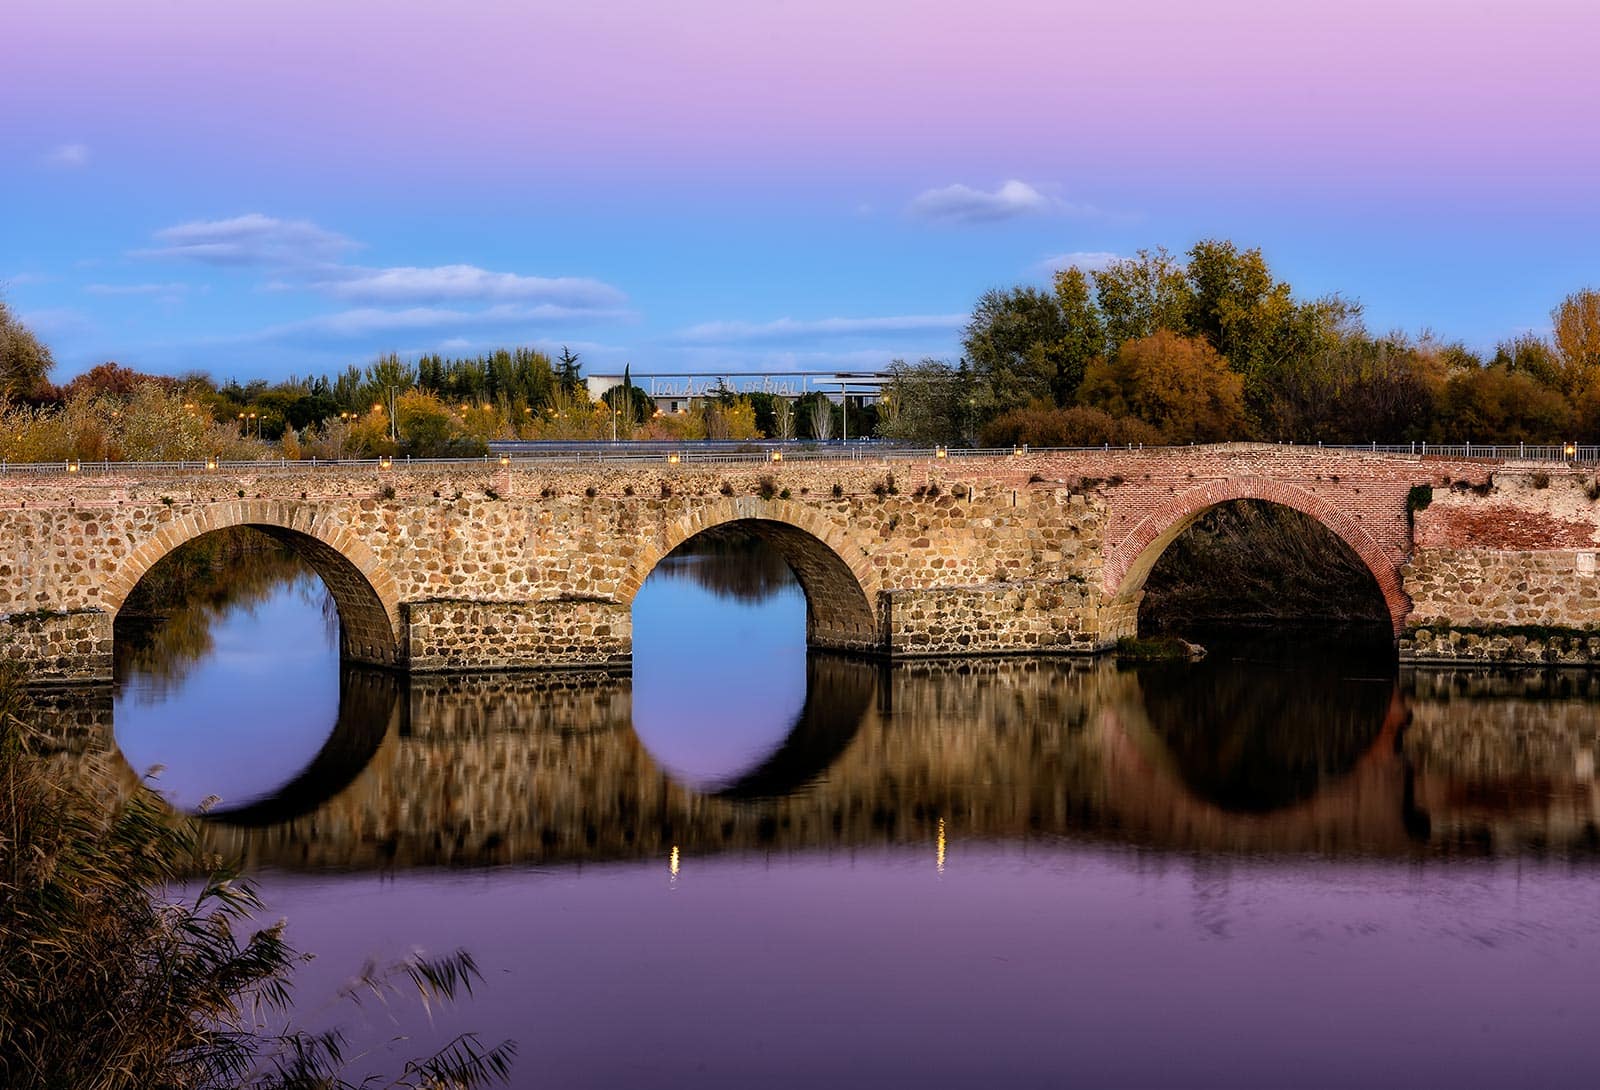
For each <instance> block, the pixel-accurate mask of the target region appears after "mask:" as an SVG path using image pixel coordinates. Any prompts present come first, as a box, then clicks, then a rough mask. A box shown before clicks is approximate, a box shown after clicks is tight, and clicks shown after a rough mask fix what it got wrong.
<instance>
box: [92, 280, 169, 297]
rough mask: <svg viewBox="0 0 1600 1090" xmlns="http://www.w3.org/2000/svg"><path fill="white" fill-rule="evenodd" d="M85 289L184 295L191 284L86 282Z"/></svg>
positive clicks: (118, 292)
mask: <svg viewBox="0 0 1600 1090" xmlns="http://www.w3.org/2000/svg"><path fill="white" fill-rule="evenodd" d="M83 290H84V291H86V292H88V293H89V294H90V295H182V294H183V293H184V292H186V291H188V290H189V285H188V284H184V283H182V282H173V283H168V284H85V285H84V286H83Z"/></svg>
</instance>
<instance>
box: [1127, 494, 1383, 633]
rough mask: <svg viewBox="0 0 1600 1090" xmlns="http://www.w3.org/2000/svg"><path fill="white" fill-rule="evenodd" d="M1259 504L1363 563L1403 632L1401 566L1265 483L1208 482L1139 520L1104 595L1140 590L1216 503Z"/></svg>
mask: <svg viewBox="0 0 1600 1090" xmlns="http://www.w3.org/2000/svg"><path fill="white" fill-rule="evenodd" d="M1230 500H1262V501H1264V502H1266V503H1276V504H1281V505H1282V506H1284V507H1292V508H1294V509H1295V510H1296V511H1299V512H1300V513H1301V514H1303V515H1308V516H1310V517H1311V518H1314V519H1316V520H1317V521H1318V522H1319V523H1321V524H1322V525H1323V526H1324V527H1326V528H1327V529H1328V530H1330V531H1331V532H1332V533H1333V534H1334V535H1335V536H1337V537H1338V538H1339V539H1340V540H1341V541H1343V542H1344V543H1345V544H1346V545H1348V546H1350V548H1351V549H1352V550H1353V551H1354V552H1355V554H1356V556H1358V557H1360V558H1361V562H1362V564H1364V565H1365V566H1366V568H1367V570H1368V571H1369V572H1371V573H1372V578H1373V580H1374V581H1375V582H1376V583H1377V585H1378V591H1379V592H1380V593H1381V594H1382V595H1383V602H1384V605H1385V606H1386V607H1387V608H1388V610H1389V620H1390V623H1391V625H1392V627H1393V630H1394V634H1395V635H1396V636H1398V635H1400V633H1401V632H1403V631H1404V629H1405V621H1406V617H1407V616H1408V615H1409V614H1410V612H1411V598H1410V597H1409V596H1408V595H1407V594H1406V592H1405V590H1404V589H1403V588H1402V587H1401V585H1400V565H1399V563H1398V562H1397V561H1396V559H1395V558H1394V557H1393V556H1391V555H1390V554H1389V552H1388V551H1387V550H1385V549H1384V547H1383V546H1382V545H1379V544H1378V543H1377V541H1375V540H1374V539H1373V537H1372V535H1371V534H1369V533H1367V531H1366V530H1365V529H1364V528H1363V527H1362V526H1361V525H1360V524H1359V523H1357V522H1356V520H1355V519H1353V518H1351V517H1350V516H1349V515H1347V514H1345V513H1344V512H1343V511H1340V510H1339V509H1338V508H1336V507H1334V506H1333V505H1331V504H1329V503H1328V502H1327V501H1326V500H1323V499H1321V498H1320V497H1318V496H1315V495H1313V494H1312V493H1310V492H1307V491H1306V490H1305V489H1303V488H1300V487H1298V486H1296V485H1292V484H1286V483H1285V482H1283V481H1274V480H1269V479H1267V478H1263V477H1238V478H1234V479H1231V480H1224V481H1211V482H1209V483H1207V484H1203V485H1200V486H1198V487H1196V488H1191V489H1189V490H1188V491H1187V492H1183V493H1180V494H1179V495H1177V496H1174V497H1172V499H1170V500H1168V501H1167V502H1166V503H1165V504H1163V505H1162V506H1161V507H1159V508H1157V509H1156V510H1155V511H1152V512H1151V513H1150V514H1149V515H1146V516H1145V517H1144V518H1143V519H1141V520H1140V521H1139V523H1138V525H1136V526H1134V528H1133V529H1132V530H1131V531H1129V533H1128V536H1127V537H1125V538H1123V540H1122V541H1121V542H1119V543H1118V544H1117V545H1116V547H1115V548H1113V549H1112V550H1111V553H1110V555H1109V556H1108V557H1107V559H1106V565H1105V581H1104V587H1105V593H1106V596H1107V597H1108V598H1111V599H1119V600H1122V601H1126V600H1128V599H1129V598H1131V597H1132V596H1133V595H1134V594H1136V593H1138V591H1139V590H1141V589H1142V588H1143V587H1144V581H1145V579H1146V578H1148V577H1149V575H1150V571H1151V569H1152V568H1154V567H1155V565H1156V561H1157V560H1159V559H1160V558H1161V554H1162V553H1164V552H1165V551H1166V549H1167V546H1169V545H1171V544H1172V543H1173V541H1175V540H1176V539H1177V537H1178V535H1179V534H1181V533H1183V531H1185V530H1187V529H1188V528H1189V527H1190V525H1192V524H1193V523H1194V521H1195V519H1197V518H1199V517H1200V516H1201V515H1202V514H1204V513H1205V512H1206V511H1207V510H1209V509H1210V508H1212V507H1215V506H1216V505H1217V504H1219V503H1227V502H1229V501H1230Z"/></svg>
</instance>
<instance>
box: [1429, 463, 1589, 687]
mask: <svg viewBox="0 0 1600 1090" xmlns="http://www.w3.org/2000/svg"><path fill="white" fill-rule="evenodd" d="M1591 491H1597V492H1600V490H1596V489H1595V488H1594V477H1593V476H1592V475H1591V474H1588V473H1583V472H1576V471H1561V470H1510V469H1502V470H1499V471H1497V472H1496V473H1495V474H1494V477H1493V479H1492V481H1490V482H1487V483H1486V484H1485V485H1482V486H1479V487H1476V488H1467V487H1462V486H1460V485H1459V484H1458V485H1456V486H1453V487H1449V488H1436V489H1435V490H1434V497H1433V502H1432V503H1431V504H1430V505H1429V506H1428V507H1427V509H1426V510H1423V511H1419V512H1417V514H1416V529H1415V541H1416V548H1415V551H1414V552H1413V554H1412V556H1411V558H1410V560H1409V562H1408V563H1407V564H1406V566H1405V567H1404V568H1403V569H1402V576H1403V578H1404V581H1405V586H1406V589H1407V591H1408V592H1409V593H1410V595H1411V598H1412V601H1413V609H1412V614H1411V617H1410V618H1409V621H1408V628H1407V631H1406V633H1405V636H1404V639H1403V640H1402V643H1401V652H1402V654H1403V655H1404V656H1405V657H1407V658H1410V659H1414V660H1416V661H1427V662H1499V663H1505V664H1521V665H1535V664H1555V665H1588V664H1591V663H1595V662H1600V580H1597V577H1596V574H1595V568H1596V564H1595V560H1596V552H1597V550H1600V503H1597V502H1596V501H1595V500H1594V499H1591V498H1590V492H1591Z"/></svg>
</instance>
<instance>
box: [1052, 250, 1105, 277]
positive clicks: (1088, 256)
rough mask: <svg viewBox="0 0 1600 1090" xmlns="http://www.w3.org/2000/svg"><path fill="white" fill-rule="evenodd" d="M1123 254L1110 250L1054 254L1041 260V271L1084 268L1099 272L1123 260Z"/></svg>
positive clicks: (1086, 270) (1085, 270) (1087, 270)
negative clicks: (1114, 262)
mask: <svg viewBox="0 0 1600 1090" xmlns="http://www.w3.org/2000/svg"><path fill="white" fill-rule="evenodd" d="M1121 260H1122V255H1121V254H1114V253H1111V252H1110V251H1108V250H1074V251H1073V252H1072V253H1069V254H1054V255H1052V256H1050V257H1047V258H1045V259H1044V260H1043V261H1041V262H1039V264H1038V266H1037V267H1038V269H1039V271H1040V272H1047V273H1054V272H1060V271H1061V270H1062V269H1082V270H1083V271H1084V272H1099V271H1100V270H1102V269H1104V268H1106V267H1108V266H1109V265H1110V264H1111V263H1112V262H1113V261H1121Z"/></svg>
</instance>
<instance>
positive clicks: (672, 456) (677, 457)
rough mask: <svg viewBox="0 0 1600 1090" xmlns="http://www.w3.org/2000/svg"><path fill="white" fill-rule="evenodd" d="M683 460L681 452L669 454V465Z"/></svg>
mask: <svg viewBox="0 0 1600 1090" xmlns="http://www.w3.org/2000/svg"><path fill="white" fill-rule="evenodd" d="M681 461H683V455H681V454H677V453H672V454H669V455H667V464H668V465H669V466H675V465H677V464H678V463H679V462H681Z"/></svg>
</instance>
